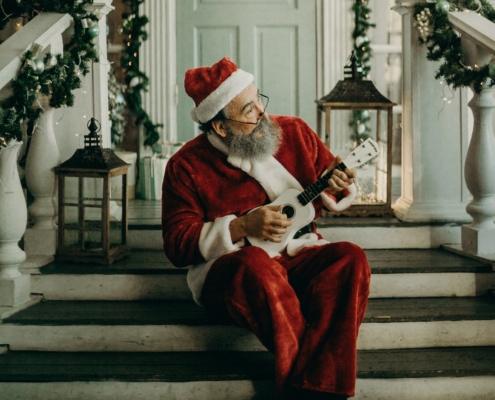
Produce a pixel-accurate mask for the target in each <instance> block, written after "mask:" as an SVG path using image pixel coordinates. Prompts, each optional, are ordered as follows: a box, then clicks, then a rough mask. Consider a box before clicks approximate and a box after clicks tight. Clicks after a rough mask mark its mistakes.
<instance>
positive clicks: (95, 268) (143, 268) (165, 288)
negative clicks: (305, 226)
mask: <svg viewBox="0 0 495 400" xmlns="http://www.w3.org/2000/svg"><path fill="white" fill-rule="evenodd" d="M365 251H366V254H367V257H368V260H369V263H370V266H371V270H372V274H373V276H372V279H371V294H370V297H371V298H392V297H447V296H457V297H462V296H479V295H484V294H486V293H487V292H488V291H490V290H493V289H495V273H494V272H493V267H492V266H491V265H489V264H484V263H482V262H480V261H476V260H472V259H469V258H466V257H462V256H459V255H457V254H453V253H451V252H447V251H445V250H440V249H398V250H365ZM24 272H25V273H28V272H29V273H30V274H31V291H32V292H33V293H39V294H42V295H43V296H44V298H45V299H46V300H125V301H129V300H169V299H170V300H172V299H178V300H187V299H190V298H191V293H190V291H189V288H188V287H187V282H186V274H187V270H186V269H178V268H174V267H173V265H172V264H171V263H170V262H169V261H168V260H167V259H166V257H165V255H164V254H163V252H162V251H152V250H147V251H146V250H133V251H132V253H131V255H130V256H129V257H127V258H125V259H123V260H119V261H117V262H115V263H114V264H112V265H110V266H102V265H97V264H85V263H57V262H53V263H51V264H48V265H46V266H44V267H41V268H29V269H26V270H24Z"/></svg>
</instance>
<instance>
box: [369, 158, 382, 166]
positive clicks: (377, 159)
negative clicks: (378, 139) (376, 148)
mask: <svg viewBox="0 0 495 400" xmlns="http://www.w3.org/2000/svg"><path fill="white" fill-rule="evenodd" d="M370 162H371V164H373V165H376V164H378V163H379V162H380V160H379V157H378V156H376V157H373V158H372V159H371V160H370Z"/></svg>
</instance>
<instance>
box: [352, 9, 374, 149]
mask: <svg viewBox="0 0 495 400" xmlns="http://www.w3.org/2000/svg"><path fill="white" fill-rule="evenodd" d="M352 11H353V12H354V30H353V31H352V39H353V41H354V54H355V56H356V58H357V61H358V63H359V64H360V66H361V68H360V69H361V78H365V77H367V76H368V74H369V72H370V70H371V66H370V65H369V62H370V61H371V56H372V52H371V41H370V38H369V37H368V35H367V33H368V30H369V29H370V28H374V27H375V26H376V25H375V24H372V23H370V22H369V19H370V14H371V8H369V7H368V0H355V1H354V4H353V5H352ZM370 120H371V117H370V112H369V111H368V110H357V111H353V112H352V114H351V117H350V120H349V126H350V127H351V128H352V129H353V133H352V135H351V140H352V141H354V142H356V143H359V142H360V141H361V140H366V139H368V138H369V137H370V136H369V134H370V132H371V127H370V126H369V122H370Z"/></svg>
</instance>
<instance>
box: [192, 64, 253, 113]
mask: <svg viewBox="0 0 495 400" xmlns="http://www.w3.org/2000/svg"><path fill="white" fill-rule="evenodd" d="M253 80H254V76H253V75H252V74H250V73H249V72H246V71H243V70H242V69H239V68H237V65H235V63H234V62H233V61H232V60H231V59H230V58H229V57H224V58H222V59H221V60H220V61H218V62H217V63H216V64H213V65H212V66H211V67H199V68H191V69H189V70H187V71H186V76H185V78H184V88H185V89H186V93H187V94H188V95H189V97H191V98H192V99H193V100H194V103H195V105H196V107H195V108H193V109H192V111H191V118H192V119H193V120H194V121H195V122H198V123H205V122H208V121H209V120H210V119H212V118H213V117H214V116H215V115H217V114H218V112H219V111H220V110H222V109H223V108H224V107H225V106H226V105H227V104H229V102H230V101H231V100H232V99H233V98H234V97H236V96H237V95H238V94H239V93H241V92H242V91H243V90H244V89H246V88H247V87H248V86H249V84H250V83H251V82H253Z"/></svg>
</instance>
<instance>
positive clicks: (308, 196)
mask: <svg viewBox="0 0 495 400" xmlns="http://www.w3.org/2000/svg"><path fill="white" fill-rule="evenodd" d="M379 154H380V148H379V147H378V144H377V143H376V142H375V141H373V140H372V139H367V140H366V141H364V142H363V143H361V144H360V145H359V146H358V147H356V148H355V149H354V150H353V151H352V152H351V153H350V154H349V155H348V156H347V157H346V158H345V160H344V161H343V162H342V163H341V164H339V165H338V166H337V167H335V168H337V169H340V170H341V171H344V170H345V169H346V168H359V167H362V166H363V165H365V164H366V163H368V162H369V161H371V160H373V159H374V158H376V157H377V156H378V155H379ZM335 168H334V169H335ZM334 169H331V170H330V171H328V172H327V173H326V174H325V175H323V176H322V177H321V178H320V179H318V180H317V181H316V182H315V183H313V184H312V185H311V186H309V187H308V188H307V189H306V190H304V191H302V192H300V191H299V190H297V189H288V190H286V191H285V192H283V193H282V194H281V195H280V196H279V197H277V199H276V200H275V201H273V202H272V203H270V204H267V205H270V206H277V205H283V206H284V207H283V208H282V210H281V213H282V214H285V215H287V219H289V220H292V225H291V226H290V227H289V228H287V232H285V233H284V234H283V235H282V236H281V238H282V241H281V242H280V243H275V242H272V241H269V240H267V239H260V238H254V237H251V236H248V237H247V239H248V241H249V243H251V245H253V246H257V247H261V248H262V249H264V250H266V252H268V253H270V252H274V253H281V252H282V251H283V250H284V249H285V247H286V246H287V244H288V243H289V241H290V240H291V239H292V238H293V237H294V235H295V234H296V232H297V231H298V230H299V229H301V228H303V227H304V226H306V225H308V224H309V223H310V222H311V221H313V219H314V217H315V209H314V207H313V204H312V203H311V201H313V200H314V199H315V198H316V197H318V196H319V194H320V193H321V192H323V191H324V190H325V189H326V188H327V187H328V180H329V179H330V177H331V176H332V173H333V170H334ZM251 211H253V210H251Z"/></svg>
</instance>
